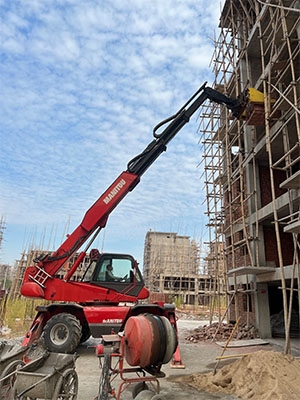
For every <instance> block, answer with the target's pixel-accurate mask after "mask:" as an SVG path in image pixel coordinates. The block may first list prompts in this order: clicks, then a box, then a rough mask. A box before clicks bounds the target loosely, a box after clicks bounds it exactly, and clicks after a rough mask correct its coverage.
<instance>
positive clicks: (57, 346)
mask: <svg viewBox="0 0 300 400" xmlns="http://www.w3.org/2000/svg"><path fill="white" fill-rule="evenodd" d="M80 338H81V325H80V321H79V320H78V319H77V318H76V317H75V316H74V315H72V314H67V313H61V314H56V315H54V316H53V317H52V318H50V319H49V321H48V322H47V324H46V325H45V327H44V343H45V346H46V348H47V349H48V350H49V351H52V352H54V353H73V352H74V351H75V349H76V348H77V346H78V345H79V343H80Z"/></svg>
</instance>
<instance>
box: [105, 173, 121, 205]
mask: <svg viewBox="0 0 300 400" xmlns="http://www.w3.org/2000/svg"><path fill="white" fill-rule="evenodd" d="M124 185H126V181H125V180H124V179H121V180H120V182H119V183H117V184H116V186H115V187H114V188H113V189H112V190H111V191H110V192H109V193H108V195H107V196H106V197H105V198H104V200H103V201H104V203H105V204H108V203H109V202H110V201H111V200H112V199H113V198H114V197H115V196H116V195H117V194H118V193H119V191H120V190H121V189H122V187H123V186H124Z"/></svg>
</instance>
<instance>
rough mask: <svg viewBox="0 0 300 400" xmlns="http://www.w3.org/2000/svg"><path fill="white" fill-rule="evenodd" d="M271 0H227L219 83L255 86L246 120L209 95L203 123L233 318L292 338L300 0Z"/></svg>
mask: <svg viewBox="0 0 300 400" xmlns="http://www.w3.org/2000/svg"><path fill="white" fill-rule="evenodd" d="M273 3H274V4H275V2H273ZM274 4H271V2H268V1H264V2H258V1H254V0H246V1H244V0H226V1H225V4H224V7H223V10H222V13H221V18H220V35H219V37H218V38H217V39H216V40H215V52H214V55H213V60H212V61H213V71H214V76H215V78H214V83H213V86H214V87H215V88H216V89H217V90H219V91H222V92H223V93H225V94H226V95H227V96H229V97H232V98H236V97H237V96H239V95H240V94H241V93H244V96H246V98H247V95H248V96H249V88H254V89H256V90H257V91H258V92H257V93H256V92H255V94H256V95H257V97H256V101H253V102H249V103H248V105H247V107H246V110H245V113H244V117H243V119H241V120H236V119H232V118H231V115H230V112H229V111H228V110H227V109H226V107H224V106H220V105H216V104H212V103H207V104H205V106H204V107H203V109H202V115H203V117H202V120H201V126H200V130H201V135H202V140H201V143H202V147H203V152H204V160H205V174H206V177H205V178H206V179H205V180H206V182H207V193H208V201H207V205H208V217H209V226H210V229H211V232H212V233H211V241H212V243H220V242H223V243H224V252H223V259H224V262H225V270H226V276H225V279H226V282H227V293H228V302H229V306H230V307H229V319H230V320H232V321H236V320H237V318H238V317H239V316H241V317H242V321H243V322H247V323H252V324H254V325H256V327H257V329H258V331H259V334H260V336H261V337H270V336H272V335H273V336H276V335H282V336H285V337H286V338H288V337H290V336H291V335H293V334H294V335H299V279H300V270H299V248H300V246H299V233H300V112H299V109H300V12H299V9H300V3H299V1H298V0H278V1H277V2H276V5H274ZM250 90H252V89H250ZM248 98H249V97H248ZM211 199H213V201H212V200H211ZM213 247H214V246H213V244H212V245H211V248H213ZM290 316H291V320H292V323H291V324H290V323H289V319H290ZM274 321H277V322H276V323H275V322H274ZM293 322H295V323H293Z"/></svg>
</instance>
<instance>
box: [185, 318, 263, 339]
mask: <svg viewBox="0 0 300 400" xmlns="http://www.w3.org/2000/svg"><path fill="white" fill-rule="evenodd" d="M233 328H234V325H233V324H221V325H219V323H217V322H216V323H213V324H211V325H204V326H200V327H199V328H196V329H194V330H193V331H192V332H191V333H190V334H189V335H187V336H186V337H185V340H186V341H188V342H192V343H197V342H202V341H206V340H214V341H224V340H227V339H228V338H229V337H230V335H231V332H232V330H233ZM256 338H257V332H256V329H255V327H254V326H247V325H246V324H242V325H240V326H238V328H237V329H236V331H235V332H234V334H233V336H232V340H242V339H243V340H248V339H256Z"/></svg>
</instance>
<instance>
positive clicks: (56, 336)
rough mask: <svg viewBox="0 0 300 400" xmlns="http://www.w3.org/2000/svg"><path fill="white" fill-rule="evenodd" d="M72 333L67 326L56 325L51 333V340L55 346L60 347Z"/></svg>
mask: <svg viewBox="0 0 300 400" xmlns="http://www.w3.org/2000/svg"><path fill="white" fill-rule="evenodd" d="M69 335H70V332H69V329H68V328H67V327H66V325H65V324H62V323H60V324H56V325H55V326H54V327H53V328H52V329H51V331H50V339H51V341H52V343H53V344H55V345H56V346H60V345H62V344H64V343H65V342H66V341H67V340H68V338H69Z"/></svg>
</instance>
